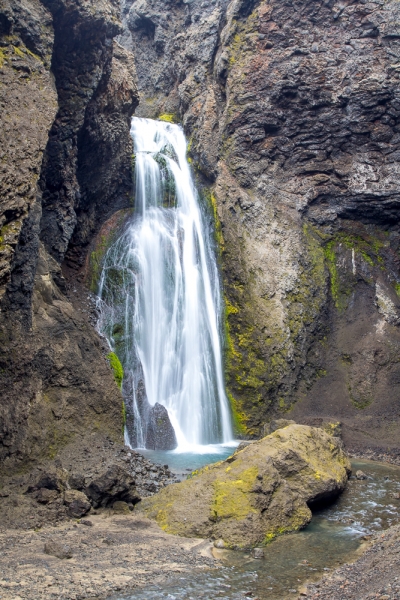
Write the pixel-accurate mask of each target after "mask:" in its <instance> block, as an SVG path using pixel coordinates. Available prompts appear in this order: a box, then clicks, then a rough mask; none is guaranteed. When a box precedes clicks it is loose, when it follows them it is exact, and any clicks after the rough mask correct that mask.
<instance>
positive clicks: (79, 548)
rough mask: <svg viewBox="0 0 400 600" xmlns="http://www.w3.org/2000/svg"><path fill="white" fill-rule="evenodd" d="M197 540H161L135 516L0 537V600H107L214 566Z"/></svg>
mask: <svg viewBox="0 0 400 600" xmlns="http://www.w3.org/2000/svg"><path fill="white" fill-rule="evenodd" d="M210 547H211V544H210V543H209V542H208V541H204V540H198V539H196V540H193V539H192V540H188V539H185V538H180V537H175V536H171V535H167V534H166V533H164V532H163V531H162V530H161V529H160V528H159V527H158V526H157V525H156V524H155V523H152V522H151V521H150V520H148V519H146V518H144V517H143V516H137V515H136V514H135V512H129V511H128V514H124V515H122V516H121V515H116V514H114V513H113V511H111V510H110V511H104V512H102V513H100V514H95V515H90V518H87V519H83V520H81V521H80V522H67V523H63V524H61V525H59V526H53V527H52V526H49V525H46V526H45V527H43V528H42V529H39V530H31V531H26V532H22V531H21V530H15V529H7V530H6V529H5V528H4V527H3V529H2V531H1V532H0V573H1V575H0V598H1V600H18V599H30V600H32V599H33V598H35V600H36V599H38V598H46V599H49V598H62V599H63V600H80V599H81V598H93V599H94V598H96V599H97V600H100V599H103V598H107V597H109V596H111V595H113V594H116V593H123V592H125V593H127V592H132V590H134V589H135V588H136V587H138V586H143V585H148V584H150V583H157V582H160V583H161V582H163V581H164V582H165V581H167V580H168V579H170V578H173V577H178V576H179V574H180V573H184V572H189V571H190V572H191V573H193V572H196V570H201V569H205V568H210V567H212V566H214V565H215V559H214V558H213V557H212V555H211V553H210V550H209V548H210Z"/></svg>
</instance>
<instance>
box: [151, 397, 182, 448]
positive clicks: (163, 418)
mask: <svg viewBox="0 0 400 600" xmlns="http://www.w3.org/2000/svg"><path fill="white" fill-rule="evenodd" d="M177 445H178V442H177V441H176V435H175V431H174V428H173V427H172V425H171V421H170V420H169V416H168V411H167V409H166V408H165V406H162V405H161V404H159V403H158V402H156V404H155V405H154V406H153V407H152V408H151V409H150V411H149V420H148V425H147V437H146V448H148V449H149V450H174V449H175V448H176V447H177Z"/></svg>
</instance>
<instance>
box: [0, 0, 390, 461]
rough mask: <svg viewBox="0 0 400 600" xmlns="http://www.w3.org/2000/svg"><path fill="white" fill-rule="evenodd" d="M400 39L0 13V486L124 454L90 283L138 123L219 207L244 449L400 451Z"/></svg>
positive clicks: (108, 16) (205, 11)
mask: <svg viewBox="0 0 400 600" xmlns="http://www.w3.org/2000/svg"><path fill="white" fill-rule="evenodd" d="M399 22H400V7H399V4H398V2H396V1H395V0H371V1H369V2H367V1H366V0H355V1H350V0H343V1H340V2H339V1H336V0H314V1H311V0H309V1H302V2H300V1H292V0H280V1H279V2H278V0H259V1H257V0H212V1H211V0H182V1H175V0H136V1H134V2H132V1H131V0H123V1H122V6H119V3H118V2H116V1H115V0H102V1H97V2H95V1H94V0H75V1H72V0H41V1H39V0H23V1H18V2H17V1H15V2H14V1H13V0H2V1H1V4H0V102H1V122H2V127H1V130H0V138H1V145H0V155H1V165H0V169H1V171H0V173H1V175H0V197H1V204H0V219H1V220H0V295H1V313H0V342H1V343H0V386H1V387H0V389H1V396H0V460H1V470H2V471H3V472H5V473H10V472H15V470H16V469H17V470H24V469H26V468H28V466H29V465H30V464H34V463H35V462H38V461H40V460H43V459H45V458H54V457H56V456H57V455H58V453H59V451H60V450H61V449H62V448H65V447H67V446H68V445H69V444H75V445H79V444H81V443H82V444H88V443H92V442H93V440H94V439H98V438H99V439H100V438H101V439H103V438H108V439H109V440H119V441H122V426H123V414H122V411H121V403H122V396H121V393H120V390H119V388H118V385H116V383H115V381H114V376H113V372H112V369H111V368H110V365H109V362H108V360H107V358H106V354H107V350H106V348H105V347H104V344H103V342H102V340H101V339H100V338H99V336H98V334H97V333H96V331H95V329H94V327H93V319H94V317H92V318H91V317H90V314H91V308H90V306H91V304H90V299H89V300H88V296H89V291H88V289H87V288H86V287H85V286H84V282H83V281H82V278H83V271H84V265H85V261H86V259H87V255H88V252H89V248H90V247H91V246H90V245H91V244H92V243H93V240H95V238H96V236H98V234H99V231H102V232H104V227H106V229H107V227H109V224H110V223H112V222H113V221H112V220H111V221H110V218H112V217H113V215H115V214H116V213H117V212H118V211H120V210H121V209H127V208H130V207H131V206H132V203H133V201H134V198H133V197H132V194H133V185H132V152H133V148H132V144H131V140H130V137H129V123H130V118H131V116H132V115H133V113H134V111H135V110H136V114H137V115H139V116H146V117H152V118H160V117H162V118H163V119H167V120H168V119H171V120H174V121H177V122H181V123H182V125H183V128H184V130H185V133H186V135H187V137H188V139H189V147H188V154H189V157H190V160H191V162H192V166H193V169H194V171H195V172H196V175H197V178H198V182H199V185H200V186H201V187H202V189H203V190H204V197H205V198H208V200H209V209H210V212H212V213H213V218H214V219H215V227H216V243H217V245H218V248H219V252H220V265H221V271H222V278H223V287H224V295H225V306H226V314H225V341H226V383H227V389H228V392H229V398H230V401H231V405H232V409H233V413H234V418H235V423H236V427H237V431H238V433H239V434H240V435H241V436H244V437H258V436H260V435H261V434H262V433H263V432H264V426H265V424H266V423H268V422H269V421H270V419H271V418H273V417H276V416H284V417H285V418H289V419H294V420H295V421H297V422H300V423H308V424H311V425H318V424H321V423H322V422H324V421H328V422H333V423H336V422H339V421H340V422H341V423H342V427H343V435H344V440H345V442H346V444H348V445H349V446H353V447H355V448H366V447H374V448H378V449H382V448H384V449H387V448H390V449H391V450H392V451H393V452H396V451H397V448H398V435H399V432H400V405H399V401H398V397H399V391H400V366H399V365H400V331H399V326H400V297H399V296H400V271H399V267H400V236H399V226H398V222H399V219H398V210H399V201H400V183H399V172H400V168H399V160H400V130H399V115H400V91H399V72H400V26H399ZM139 97H140V102H139ZM107 224H108V225H107ZM102 228H103V229H102ZM100 235H102V234H100ZM91 440H92V441H91Z"/></svg>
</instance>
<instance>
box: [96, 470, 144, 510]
mask: <svg viewBox="0 0 400 600" xmlns="http://www.w3.org/2000/svg"><path fill="white" fill-rule="evenodd" d="M85 491H86V494H87V496H88V497H89V498H90V499H91V500H92V502H93V506H94V507H95V508H97V507H98V506H103V507H104V506H108V505H109V504H113V503H114V502H116V501H117V500H122V501H124V502H131V503H136V502H139V500H140V496H139V495H138V494H137V492H136V489H135V480H134V479H133V478H132V476H131V475H130V474H129V473H128V472H127V471H125V470H124V469H122V468H121V467H118V466H116V465H115V466H113V467H112V468H111V469H109V470H108V471H106V472H105V473H103V474H102V475H100V477H98V478H97V479H95V480H94V481H92V482H91V483H90V485H89V486H88V487H87V488H86V490H85Z"/></svg>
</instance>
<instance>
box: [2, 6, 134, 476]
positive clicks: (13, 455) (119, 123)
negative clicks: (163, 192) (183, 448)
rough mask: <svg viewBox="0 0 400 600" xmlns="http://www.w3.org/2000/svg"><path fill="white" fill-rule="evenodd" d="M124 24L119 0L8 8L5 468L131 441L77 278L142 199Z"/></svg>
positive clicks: (5, 73)
mask: <svg viewBox="0 0 400 600" xmlns="http://www.w3.org/2000/svg"><path fill="white" fill-rule="evenodd" d="M121 31H122V29H121V25H120V21H119V5H118V3H117V2H115V1H114V0H101V1H92V0H81V1H77V2H74V1H72V0H43V1H39V0H23V2H17V1H15V2H14V1H13V0H3V1H2V2H1V3H0V106H1V121H2V127H1V129H0V138H1V144H0V153H1V167H0V168H1V180H0V198H1V204H0V230H1V231H0V297H1V306H0V308H1V312H0V340H1V345H0V386H1V397H0V463H1V471H2V472H5V473H10V472H14V473H15V472H16V471H18V470H21V469H26V468H27V466H28V465H29V464H30V463H34V462H35V461H37V460H45V459H46V458H52V457H54V456H56V455H57V452H58V450H59V449H60V448H61V447H63V446H65V445H67V444H68V443H72V444H75V445H79V443H80V442H81V441H82V440H84V439H85V438H86V442H87V438H88V437H89V440H90V439H93V438H91V437H90V436H93V435H100V436H108V437H109V438H110V439H118V440H122V411H121V402H122V397H121V393H120V390H119V388H118V386H117V385H116V383H115V381H114V378H113V373H112V370H111V368H110V365H109V363H108V361H107V360H106V357H105V353H106V348H105V347H103V344H102V341H101V340H100V338H99V336H98V335H97V333H96V332H95V330H94V329H93V327H92V325H91V324H90V322H89V318H88V316H90V312H91V304H90V302H89V301H88V292H87V291H86V290H84V289H83V288H82V286H80V283H79V281H78V280H77V272H78V271H77V269H79V267H80V266H82V264H83V261H84V256H85V252H86V247H87V245H88V243H89V241H90V240H91V238H92V236H93V235H94V234H95V233H96V232H97V231H98V229H99V228H100V226H101V225H102V223H103V222H104V220H105V219H106V218H107V217H108V216H109V215H111V214H113V213H114V212H115V211H116V210H117V209H119V208H124V207H128V206H130V205H131V204H132V197H131V196H132V172H131V155H132V144H131V140H130V136H129V125H130V118H131V116H132V114H133V111H134V109H135V107H136V105H137V103H138V94H137V89H136V84H135V68H134V60H133V56H132V55H131V53H130V52H129V51H127V50H125V49H123V48H122V47H121V46H120V45H119V44H118V43H117V42H115V40H114V38H115V36H116V35H117V34H119V33H120V32H121ZM62 264H63V269H62V268H61V265H62Z"/></svg>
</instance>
